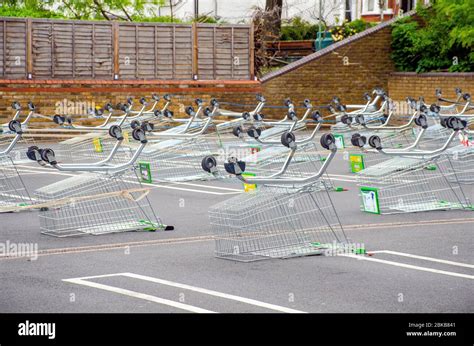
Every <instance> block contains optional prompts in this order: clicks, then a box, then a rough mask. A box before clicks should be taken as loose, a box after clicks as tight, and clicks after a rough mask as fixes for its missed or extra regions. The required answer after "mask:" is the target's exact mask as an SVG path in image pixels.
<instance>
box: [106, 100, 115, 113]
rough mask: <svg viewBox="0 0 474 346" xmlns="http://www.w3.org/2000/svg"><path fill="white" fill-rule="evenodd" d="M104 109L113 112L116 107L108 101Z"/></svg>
mask: <svg viewBox="0 0 474 346" xmlns="http://www.w3.org/2000/svg"><path fill="white" fill-rule="evenodd" d="M104 109H105V110H107V111H109V112H112V111H113V110H114V107H113V106H112V104H111V103H110V102H108V103H106V104H105V106H104Z"/></svg>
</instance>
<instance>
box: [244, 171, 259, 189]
mask: <svg viewBox="0 0 474 346" xmlns="http://www.w3.org/2000/svg"><path fill="white" fill-rule="evenodd" d="M242 177H244V178H255V173H249V172H245V173H243V174H242ZM256 189H257V184H246V183H244V191H245V192H251V191H255V190H256Z"/></svg>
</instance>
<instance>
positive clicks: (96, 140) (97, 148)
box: [92, 137, 104, 153]
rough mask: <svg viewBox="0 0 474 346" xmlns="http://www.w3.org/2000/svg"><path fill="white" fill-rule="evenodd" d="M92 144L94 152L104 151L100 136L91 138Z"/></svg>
mask: <svg viewBox="0 0 474 346" xmlns="http://www.w3.org/2000/svg"><path fill="white" fill-rule="evenodd" d="M92 144H94V151H95V152H96V153H101V152H103V151H104V148H103V146H102V138H100V137H96V138H94V139H93V140H92Z"/></svg>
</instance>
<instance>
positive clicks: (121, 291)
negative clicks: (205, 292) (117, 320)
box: [62, 279, 215, 313]
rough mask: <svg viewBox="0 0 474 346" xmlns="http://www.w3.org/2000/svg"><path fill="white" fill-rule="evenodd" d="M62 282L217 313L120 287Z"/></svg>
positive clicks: (172, 305)
mask: <svg viewBox="0 0 474 346" xmlns="http://www.w3.org/2000/svg"><path fill="white" fill-rule="evenodd" d="M62 281H65V282H69V283H73V284H77V285H83V286H89V287H93V288H98V289H101V290H105V291H109V292H114V293H118V294H122V295H125V296H128V297H133V298H138V299H143V300H148V301H150V302H154V303H157V304H162V305H167V306H171V307H174V308H178V309H181V310H186V311H189V312H196V313H215V311H211V310H206V309H201V308H198V307H197V306H192V305H188V304H183V303H179V302H174V301H172V300H168V299H163V298H159V297H155V296H152V295H149V294H144V293H140V292H136V291H131V290H126V289H123V288H118V287H115V286H109V285H104V284H99V283H96V282H91V281H85V280H82V279H64V280H62Z"/></svg>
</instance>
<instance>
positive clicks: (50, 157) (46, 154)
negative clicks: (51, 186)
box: [39, 148, 56, 164]
mask: <svg viewBox="0 0 474 346" xmlns="http://www.w3.org/2000/svg"><path fill="white" fill-rule="evenodd" d="M39 153H40V155H41V159H42V160H43V161H46V162H49V163H51V164H54V163H56V160H55V154H54V151H53V149H49V148H46V149H40V150H39Z"/></svg>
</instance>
